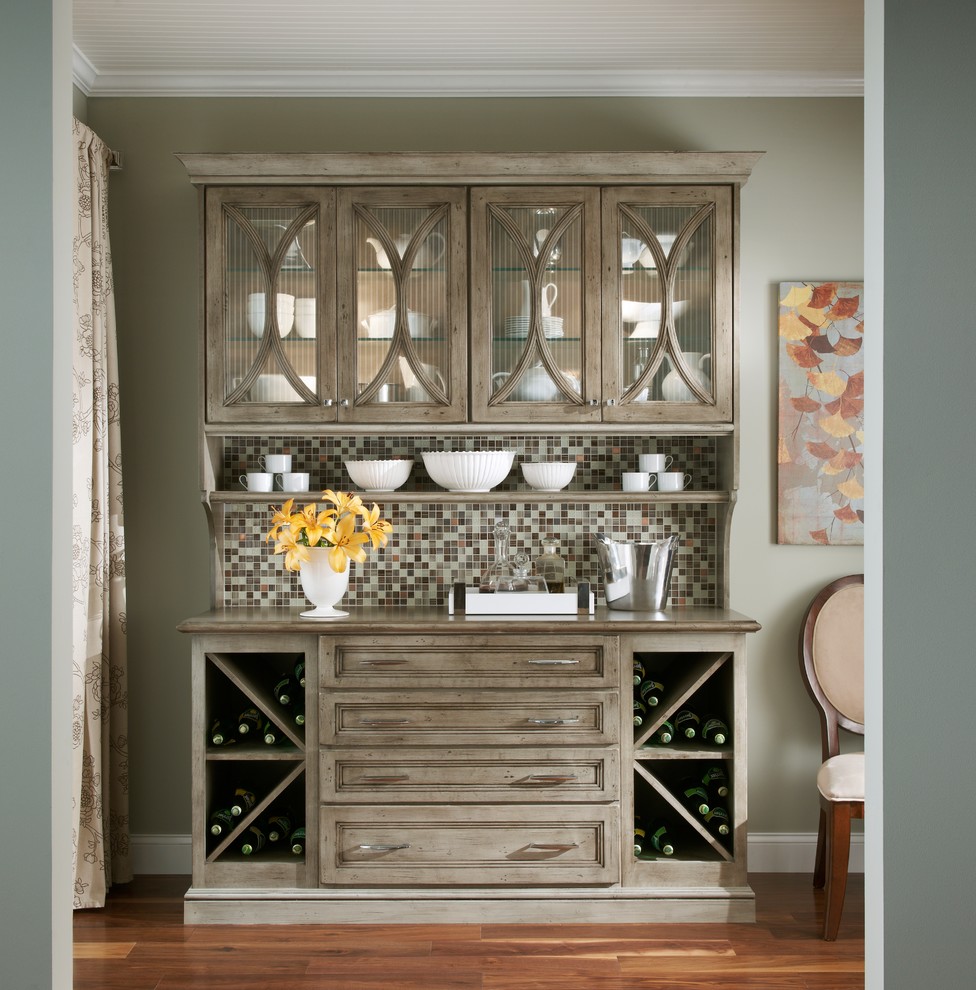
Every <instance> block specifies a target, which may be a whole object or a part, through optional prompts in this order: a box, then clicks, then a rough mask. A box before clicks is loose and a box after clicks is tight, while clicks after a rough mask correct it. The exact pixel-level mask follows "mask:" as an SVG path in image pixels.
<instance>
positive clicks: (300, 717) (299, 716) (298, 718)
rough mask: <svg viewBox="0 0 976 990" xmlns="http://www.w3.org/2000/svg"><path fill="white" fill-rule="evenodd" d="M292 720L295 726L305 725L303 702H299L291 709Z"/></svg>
mask: <svg viewBox="0 0 976 990" xmlns="http://www.w3.org/2000/svg"><path fill="white" fill-rule="evenodd" d="M292 719H293V720H294V722H295V725H304V724H305V702H304V701H303V702H301V703H300V704H297V705H295V707H294V708H293V709H292Z"/></svg>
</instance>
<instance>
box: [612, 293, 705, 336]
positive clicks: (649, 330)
mask: <svg viewBox="0 0 976 990" xmlns="http://www.w3.org/2000/svg"><path fill="white" fill-rule="evenodd" d="M687 307H688V300H687V299H675V301H674V302H673V303H671V315H672V317H673V318H674V319H677V318H678V317H679V316H681V314H682V313H683V312H684V311H685V309H687ZM620 318H621V319H622V320H623V321H624V323H636V324H638V325H639V326H640V327H641V332H640V333H637V332H636V330H635V332H634V333H632V334H631V336H632V337H656V336H657V335H658V331H659V330H660V329H661V304H660V303H659V302H635V301H634V300H632V299H623V300H621V303H620Z"/></svg>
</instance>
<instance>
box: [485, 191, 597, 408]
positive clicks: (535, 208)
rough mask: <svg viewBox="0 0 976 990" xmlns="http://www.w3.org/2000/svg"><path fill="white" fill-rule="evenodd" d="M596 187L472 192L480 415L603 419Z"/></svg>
mask: <svg viewBox="0 0 976 990" xmlns="http://www.w3.org/2000/svg"><path fill="white" fill-rule="evenodd" d="M598 216H599V190H598V189H596V188H585V187H578V188H577V187H571V186H566V187H558V186H557V187H552V186H550V187H547V188H532V187H517V188H475V189H473V190H472V192H471V267H472V280H471V292H472V303H471V354H472V358H471V360H472V369H471V401H472V406H473V410H474V417H475V419H476V420H477V421H480V422H499V421H515V422H526V423H539V422H561V421H565V420H566V419H567V418H568V419H570V420H571V421H573V422H599V420H600V417H601V410H600V394H601V390H600V343H599V341H600V250H599V234H598V223H599V221H598Z"/></svg>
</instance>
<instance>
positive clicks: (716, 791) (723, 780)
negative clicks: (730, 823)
mask: <svg viewBox="0 0 976 990" xmlns="http://www.w3.org/2000/svg"><path fill="white" fill-rule="evenodd" d="M702 784H704V785H705V789H706V790H707V791H708V793H709V794H713V795H715V796H716V797H723V798H724V797H728V794H729V775H728V774H727V773H726V772H725V767H720V766H714V767H708V769H707V770H706V771H705V772H704V773H703V774H702Z"/></svg>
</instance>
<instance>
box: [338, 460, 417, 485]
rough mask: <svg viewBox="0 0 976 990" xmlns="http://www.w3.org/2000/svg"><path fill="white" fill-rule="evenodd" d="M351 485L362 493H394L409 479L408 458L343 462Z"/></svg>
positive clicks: (409, 463) (410, 467)
mask: <svg viewBox="0 0 976 990" xmlns="http://www.w3.org/2000/svg"><path fill="white" fill-rule="evenodd" d="M343 464H345V466H346V471H347V472H348V473H349V477H350V478H352V483H353V484H354V485H356V486H357V487H358V488H361V489H362V490H363V491H364V492H395V491H396V490H397V489H398V488H399V487H400V486H401V485H402V484H403V483H404V482H405V481H406V480H407V478H409V477H410V472H411V471H412V470H413V461H412V460H410V458H391V459H390V460H376V461H370V460H363V461H343Z"/></svg>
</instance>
